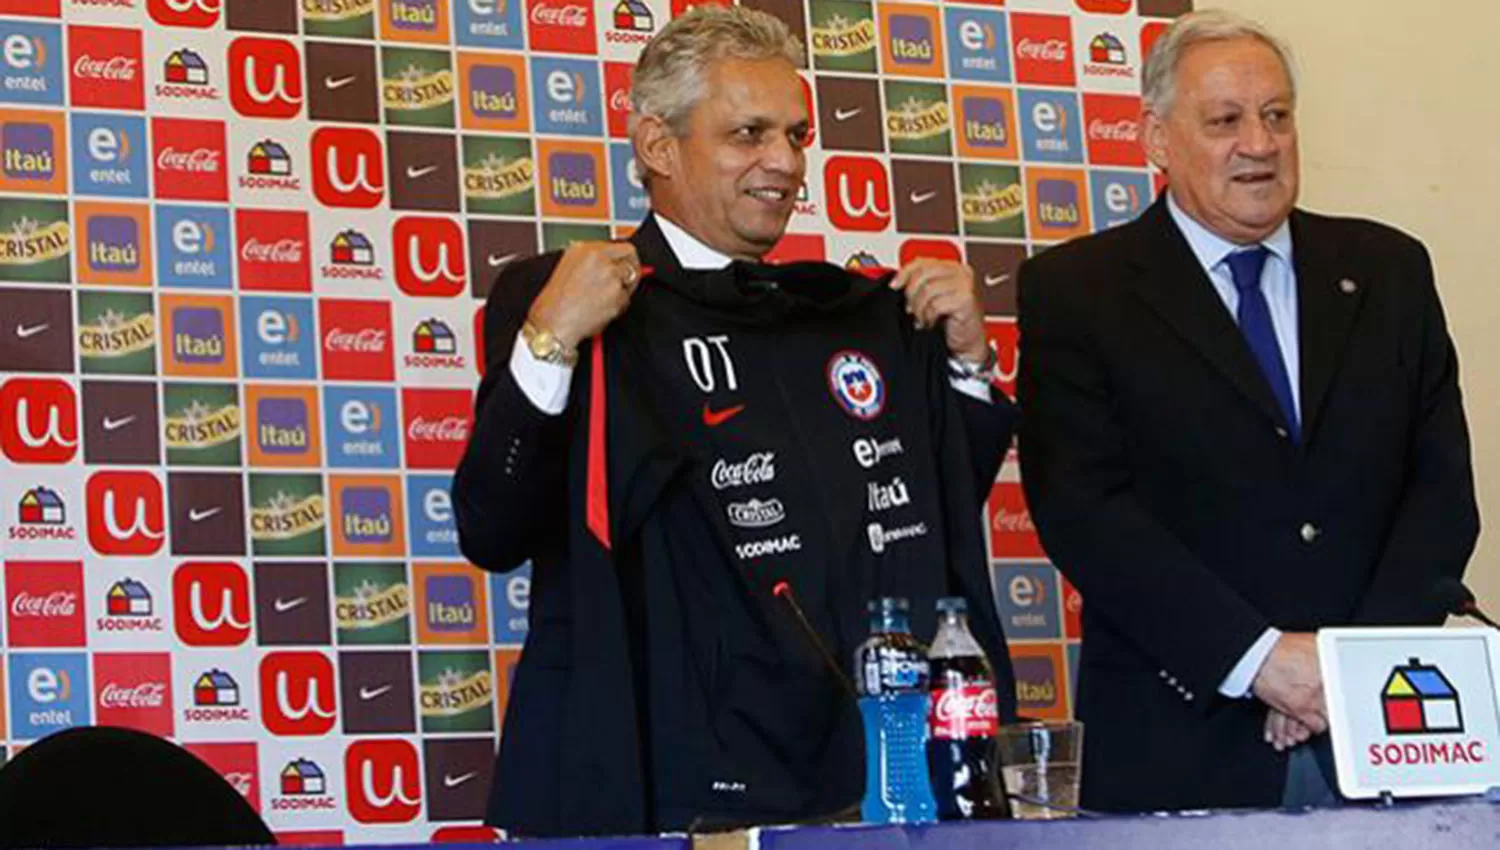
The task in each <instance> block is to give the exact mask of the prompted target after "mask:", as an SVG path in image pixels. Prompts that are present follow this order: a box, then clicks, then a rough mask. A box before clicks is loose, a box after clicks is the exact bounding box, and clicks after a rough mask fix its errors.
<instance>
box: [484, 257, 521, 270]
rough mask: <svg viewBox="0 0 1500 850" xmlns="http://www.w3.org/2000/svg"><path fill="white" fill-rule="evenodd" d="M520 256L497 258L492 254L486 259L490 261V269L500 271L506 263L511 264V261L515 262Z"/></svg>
mask: <svg viewBox="0 0 1500 850" xmlns="http://www.w3.org/2000/svg"><path fill="white" fill-rule="evenodd" d="M518 256H520V255H519V254H501V255H500V256H498V257H497V256H495V255H494V254H490V255H489V256H488V257H486V258H485V259H487V260H488V261H489V264H490V268H492V269H498V268H500V267H501V266H503V265H505V264H506V263H508V262H510V261H511V260H514V259H515V258H516V257H518Z"/></svg>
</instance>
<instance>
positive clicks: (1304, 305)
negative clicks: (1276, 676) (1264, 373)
mask: <svg viewBox="0 0 1500 850" xmlns="http://www.w3.org/2000/svg"><path fill="white" fill-rule="evenodd" d="M1291 223H1292V253H1293V263H1294V264H1295V265H1296V268H1297V336H1298V344H1299V346H1300V348H1301V359H1302V374H1301V376H1300V378H1301V382H1302V383H1301V390H1302V441H1303V443H1304V444H1309V443H1311V440H1312V438H1313V436H1314V434H1315V432H1316V429H1317V426H1318V420H1319V418H1320V417H1321V415H1322V411H1323V402H1324V400H1325V399H1326V398H1327V396H1328V388H1329V387H1330V386H1331V385H1332V384H1333V378H1334V375H1335V374H1336V373H1337V372H1338V367H1339V361H1340V360H1341V359H1342V357H1343V352H1344V347H1345V345H1346V343H1347V342H1348V339H1349V331H1350V329H1351V328H1353V326H1354V319H1355V317H1356V316H1357V315H1358V314H1359V308H1360V305H1361V304H1363V303H1364V297H1365V290H1366V289H1367V288H1368V286H1367V284H1368V281H1362V280H1360V279H1359V277H1358V275H1357V274H1356V270H1355V269H1352V268H1349V266H1350V265H1352V264H1348V263H1344V262H1343V261H1342V260H1341V258H1340V255H1339V244H1338V242H1337V240H1336V239H1335V238H1334V236H1333V234H1329V233H1327V232H1326V230H1327V226H1326V223H1325V222H1322V221H1320V220H1318V219H1317V218H1316V217H1314V216H1309V215H1307V214H1306V213H1303V212H1300V211H1297V212H1293V213H1292V219H1291Z"/></svg>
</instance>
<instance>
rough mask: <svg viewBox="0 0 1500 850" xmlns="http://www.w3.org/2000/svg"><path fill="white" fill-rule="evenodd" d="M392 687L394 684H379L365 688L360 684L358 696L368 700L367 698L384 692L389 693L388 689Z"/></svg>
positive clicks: (384, 693)
mask: <svg viewBox="0 0 1500 850" xmlns="http://www.w3.org/2000/svg"><path fill="white" fill-rule="evenodd" d="M393 687H395V686H394V685H381V686H380V687H378V688H366V687H364V686H361V687H360V689H359V698H360V699H362V700H365V701H367V702H368V701H369V700H372V699H377V698H379V697H382V696H385V695H386V694H388V693H390V690H391V688H393Z"/></svg>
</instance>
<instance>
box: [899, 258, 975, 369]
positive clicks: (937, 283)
mask: <svg viewBox="0 0 1500 850" xmlns="http://www.w3.org/2000/svg"><path fill="white" fill-rule="evenodd" d="M891 288H892V289H897V290H901V291H903V292H904V293H906V312H908V313H910V314H911V315H912V316H914V317H915V318H916V320H917V327H919V328H932V327H937V325H938V324H939V323H942V325H943V337H944V338H945V339H946V340H947V342H948V351H949V352H950V353H952V354H953V356H954V357H958V358H961V359H963V360H967V361H968V362H970V363H983V362H984V361H985V360H987V359H988V358H989V338H988V337H987V336H985V333H984V308H983V307H981V306H980V303H979V287H978V286H977V285H976V284H975V282H974V270H973V269H971V268H969V267H968V266H966V265H963V264H962V263H955V262H952V261H950V260H935V259H931V258H928V257H923V258H921V259H919V260H916V261H914V262H913V263H912V264H911V265H909V266H907V267H905V268H903V269H902V270H901V271H899V272H897V273H896V276H895V277H894V278H892V279H891Z"/></svg>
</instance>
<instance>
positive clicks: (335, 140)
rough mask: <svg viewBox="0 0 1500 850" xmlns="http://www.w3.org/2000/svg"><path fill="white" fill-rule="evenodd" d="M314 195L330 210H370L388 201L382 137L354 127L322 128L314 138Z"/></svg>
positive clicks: (316, 132)
mask: <svg viewBox="0 0 1500 850" xmlns="http://www.w3.org/2000/svg"><path fill="white" fill-rule="evenodd" d="M311 145H312V178H313V194H314V195H316V196H317V198H318V200H319V201H320V202H321V203H323V204H326V205H328V206H331V207H354V208H357V209H370V208H371V207H377V206H380V202H381V201H382V200H384V198H385V162H384V157H383V156H382V153H381V147H380V138H379V137H378V136H376V135H375V134H374V133H372V132H370V131H369V130H363V129H359V128H355V127H320V128H318V129H317V130H316V131H314V132H313V135H312V143H311Z"/></svg>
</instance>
